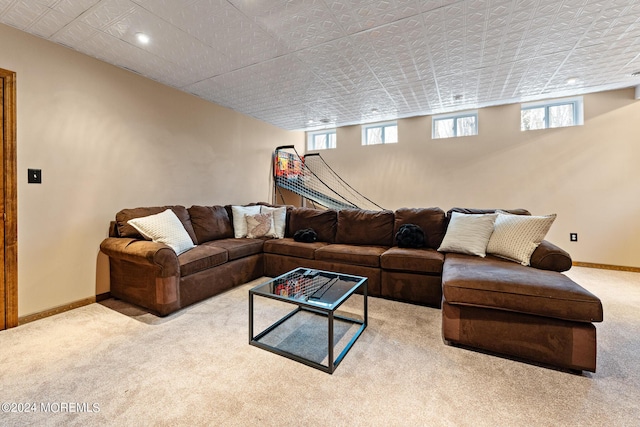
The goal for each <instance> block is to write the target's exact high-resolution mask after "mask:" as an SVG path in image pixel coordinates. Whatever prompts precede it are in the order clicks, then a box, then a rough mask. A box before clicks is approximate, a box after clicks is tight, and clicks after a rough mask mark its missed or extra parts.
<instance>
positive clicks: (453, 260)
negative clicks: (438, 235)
mask: <svg viewBox="0 0 640 427" xmlns="http://www.w3.org/2000/svg"><path fill="white" fill-rule="evenodd" d="M442 291H443V295H444V299H445V300H446V301H447V302H448V303H449V304H452V305H456V304H460V305H467V306H474V307H485V308H496V309H501V310H506V311H514V312H518V313H526V314H533V315H537V316H545V317H551V318H556V319H563V320H571V321H577V322H601V321H602V303H601V302H600V300H599V299H598V297H596V296H595V295H593V294H592V293H590V292H589V291H587V290H586V289H584V288H582V287H581V286H580V285H578V284H577V283H575V282H573V281H572V280H571V279H569V278H568V277H567V276H565V275H563V274H562V273H558V272H555V271H546V270H538V269H536V268H532V267H526V266H523V265H520V264H516V263H515V262H511V261H506V260H501V259H499V258H496V257H493V256H488V257H487V258H484V259H482V258H478V257H474V256H469V255H461V254H447V255H446V257H445V261H444V267H443V271H442Z"/></svg>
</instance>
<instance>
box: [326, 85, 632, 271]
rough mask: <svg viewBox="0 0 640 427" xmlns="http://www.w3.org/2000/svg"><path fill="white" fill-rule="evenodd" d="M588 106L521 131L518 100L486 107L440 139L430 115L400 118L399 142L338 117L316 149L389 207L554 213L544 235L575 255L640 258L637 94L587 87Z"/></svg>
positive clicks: (597, 259)
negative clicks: (366, 141)
mask: <svg viewBox="0 0 640 427" xmlns="http://www.w3.org/2000/svg"><path fill="white" fill-rule="evenodd" d="M584 109H585V123H584V126H578V127H571V128H562V129H548V130H539V131H529V132H521V131H520V105H519V104H514V105H505V106H499V107H492V108H484V109H481V110H479V135H478V136H474V137H462V138H451V139H438V140H432V139H431V117H416V118H410V119H404V120H399V122H398V131H399V140H400V141H399V143H398V144H389V145H379V146H362V145H361V141H360V140H361V131H360V126H349V127H343V128H339V129H338V131H337V141H338V142H337V144H338V148H337V149H335V150H325V151H322V156H323V157H324V158H325V160H326V161H327V163H328V164H329V165H330V166H331V167H332V168H333V169H334V170H335V171H336V172H337V173H338V174H340V175H341V176H342V177H343V178H344V179H345V180H346V181H347V182H348V183H349V184H351V185H353V186H354V187H355V188H356V189H358V190H360V191H361V192H362V193H363V194H364V195H366V196H367V197H369V198H370V199H371V200H373V201H374V202H376V203H378V204H380V205H382V206H383V207H385V208H388V209H397V208H400V207H403V206H424V207H427V206H439V207H441V208H443V209H444V210H445V211H446V210H448V209H450V208H452V207H454V206H459V207H475V208H495V207H499V208H517V207H522V208H526V209H529V210H530V211H531V212H532V213H534V214H548V213H557V214H558V218H557V220H556V222H555V223H554V225H553V227H552V228H551V230H550V233H549V235H548V240H550V241H552V242H554V243H556V244H558V245H560V246H561V247H563V248H564V249H566V250H568V251H569V252H570V253H571V255H572V257H573V259H574V260H576V261H582V262H591V263H601V264H612V265H621V266H631V267H640V193H639V190H638V185H639V184H640V143H639V141H640V140H639V137H638V135H640V120H639V118H640V103H639V102H638V101H636V100H634V89H633V88H630V89H625V90H618V91H610V92H602V93H597V94H591V95H588V96H585V97H584ZM572 232H576V233H578V238H579V241H578V242H577V243H572V242H569V233H572Z"/></svg>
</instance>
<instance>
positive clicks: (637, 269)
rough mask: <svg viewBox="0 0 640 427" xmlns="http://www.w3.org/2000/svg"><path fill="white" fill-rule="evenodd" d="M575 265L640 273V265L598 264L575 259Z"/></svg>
mask: <svg viewBox="0 0 640 427" xmlns="http://www.w3.org/2000/svg"><path fill="white" fill-rule="evenodd" d="M573 265H574V266H575V267H587V268H599V269H600V270H615V271H630V272H632V273H640V267H625V266H622V265H611V264H596V263H592V262H580V261H574V262H573Z"/></svg>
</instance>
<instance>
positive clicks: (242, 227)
mask: <svg viewBox="0 0 640 427" xmlns="http://www.w3.org/2000/svg"><path fill="white" fill-rule="evenodd" d="M231 213H232V215H233V235H234V236H235V238H236V239H241V238H243V237H247V220H246V219H245V217H244V216H245V215H255V214H259V213H260V205H255V206H231Z"/></svg>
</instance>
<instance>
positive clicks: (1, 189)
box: [0, 69, 18, 330]
mask: <svg viewBox="0 0 640 427" xmlns="http://www.w3.org/2000/svg"><path fill="white" fill-rule="evenodd" d="M15 81H16V74H15V73H14V72H12V71H8V70H3V69H0V122H1V123H2V131H1V132H0V148H1V149H0V169H2V180H0V202H1V203H0V265H1V266H2V268H0V330H2V329H6V328H11V327H13V326H17V325H18V277H17V276H18V233H17V230H18V217H17V178H16V176H17V174H16V85H15Z"/></svg>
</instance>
